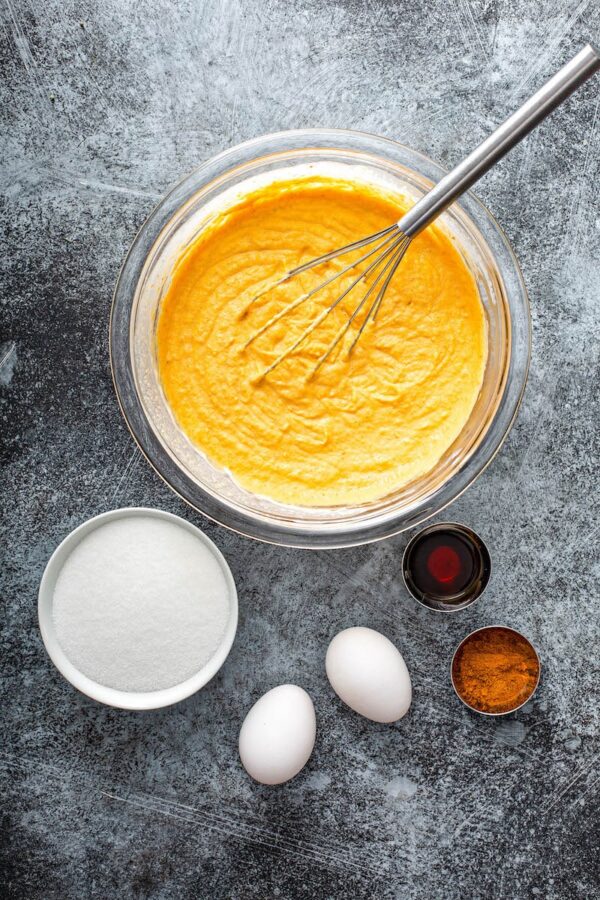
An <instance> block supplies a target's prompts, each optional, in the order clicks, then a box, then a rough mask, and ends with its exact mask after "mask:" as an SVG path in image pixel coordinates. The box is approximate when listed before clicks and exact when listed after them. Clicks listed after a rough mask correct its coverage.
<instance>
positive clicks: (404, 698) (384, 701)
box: [325, 627, 412, 722]
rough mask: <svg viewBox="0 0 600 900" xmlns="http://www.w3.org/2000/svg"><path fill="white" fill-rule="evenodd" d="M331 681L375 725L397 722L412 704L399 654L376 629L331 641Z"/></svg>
mask: <svg viewBox="0 0 600 900" xmlns="http://www.w3.org/2000/svg"><path fill="white" fill-rule="evenodd" d="M325 668H326V670H327V677H328V678H329V681H330V683H331V686H332V688H333V689H334V691H335V692H336V694H337V695H338V697H339V698H340V699H341V700H343V701H344V703H346V704H347V705H348V706H349V707H350V708H351V709H353V710H354V711H355V712H357V713H360V715H361V716H365V717H366V718H367V719H371V720H372V721H374V722H395V721H396V720H397V719H401V718H402V716H404V715H406V713H407V712H408V709H409V707H410V704H411V700H412V686H411V682H410V675H409V674H408V669H407V668H406V663H405V662H404V660H403V658H402V656H401V654H400V652H399V650H398V649H397V648H396V647H395V646H394V644H392V642H391V641H390V640H388V638H386V637H385V635H383V634H380V633H379V632H378V631H374V630H373V629H372V628H362V627H358V628H346V630H345V631H340V633H339V634H337V635H336V636H335V637H334V639H333V640H332V641H331V643H330V645H329V648H328V650H327V656H326V659H325Z"/></svg>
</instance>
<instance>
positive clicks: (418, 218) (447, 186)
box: [244, 44, 600, 378]
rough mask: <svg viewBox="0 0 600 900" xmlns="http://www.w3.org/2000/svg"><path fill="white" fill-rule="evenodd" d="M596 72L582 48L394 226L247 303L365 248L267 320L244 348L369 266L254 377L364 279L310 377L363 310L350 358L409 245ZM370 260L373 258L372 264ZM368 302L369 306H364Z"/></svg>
mask: <svg viewBox="0 0 600 900" xmlns="http://www.w3.org/2000/svg"><path fill="white" fill-rule="evenodd" d="M598 68H600V54H598V51H597V50H596V49H595V48H594V47H592V46H591V44H586V46H585V47H584V48H583V49H582V50H581V51H580V52H579V53H578V54H577V55H576V56H575V57H573V59H572V60H571V61H570V62H569V63H567V64H566V65H565V66H563V68H562V69H559V71H558V72H557V73H556V75H554V76H553V77H552V78H551V79H550V80H549V81H547V82H546V84H545V85H544V86H543V87H542V88H540V90H539V91H537V93H535V94H534V95H533V96H532V97H530V98H529V100H527V101H526V102H525V103H524V104H523V106H521V107H520V109H518V110H517V111H516V112H515V113H513V115H512V116H509V118H508V119H506V121H505V122H503V123H502V125H500V126H499V127H498V128H497V129H496V130H495V131H494V132H492V134H491V135H490V136H489V137H488V138H486V140H485V141H483V143H481V144H480V145H479V146H478V147H476V148H475V150H473V152H472V153H470V154H469V156H467V157H466V159H464V160H463V161H462V162H461V163H459V164H458V165H457V166H456V167H455V168H454V169H452V171H451V172H448V174H447V175H445V176H444V177H443V178H442V179H441V181H439V182H438V184H436V185H435V187H433V188H432V189H431V190H430V191H429V192H428V193H427V194H425V195H424V196H423V197H421V199H420V200H419V201H418V202H417V203H416V204H415V205H414V206H413V207H412V208H411V209H410V210H409V211H408V212H407V213H406V214H405V215H404V216H403V217H402V218H401V219H400V221H399V222H398V223H397V224H395V225H390V226H389V228H384V229H383V230H382V231H378V232H377V233H376V234H372V235H370V236H369V237H365V238H362V239H361V240H358V241H354V242H353V243H351V244H347V245H346V246H345V247H340V248H338V249H337V250H332V251H331V252H330V253H326V254H324V255H323V256H319V257H318V258H317V259H312V260H310V261H309V262H306V263H303V264H302V265H301V266H298V267H297V268H295V269H292V270H291V271H290V272H287V273H286V275H284V276H283V278H280V279H279V280H278V281H276V282H275V283H274V284H271V285H269V286H268V287H267V288H265V289H264V290H262V291H261V292H260V293H259V294H257V295H256V296H255V297H254V298H253V299H252V300H251V302H250V304H249V306H248V307H247V309H246V313H247V312H249V311H250V309H251V308H252V306H253V304H254V303H255V302H256V301H257V300H258V299H259V298H260V297H263V296H265V294H267V293H269V292H270V291H272V290H274V289H275V288H277V287H279V286H280V285H282V284H284V283H285V282H288V281H289V280H290V279H292V278H293V277H294V276H296V275H300V274H301V273H302V272H308V271H309V270H311V269H314V268H315V267H316V266H320V265H323V264H324V263H327V262H329V261H330V260H332V259H336V258H337V257H339V256H343V255H344V254H347V253H352V252H353V251H356V250H360V249H362V248H366V247H369V246H370V245H373V244H374V245H375V246H373V247H371V249H370V250H368V251H367V252H366V253H364V254H363V255H362V256H360V257H359V258H358V259H355V260H353V261H352V262H351V263H350V264H349V265H347V266H345V267H344V268H343V269H341V271H339V272H336V273H334V274H333V275H331V276H330V277H329V278H327V279H326V280H325V281H322V282H321V283H320V284H317V286H316V287H314V288H312V289H311V290H310V291H308V292H307V293H305V294H302V296H300V297H298V298H297V299H296V300H293V301H292V302H291V303H288V304H287V305H286V306H284V308H283V309H282V310H280V311H279V312H278V313H277V314H276V315H274V316H272V317H271V318H270V319H269V320H268V322H266V324H265V325H263V326H262V327H261V328H259V330H258V331H256V332H255V333H254V334H253V335H252V336H251V337H250V338H249V340H248V341H246V344H245V345H244V348H246V347H249V346H250V344H252V343H253V342H254V341H255V340H256V339H257V338H258V337H260V336H261V335H262V334H264V333H265V332H266V331H267V330H268V329H269V328H271V326H272V325H274V324H275V323H276V322H279V321H280V320H281V319H282V318H283V317H284V316H286V315H288V314H289V313H290V312H292V311H293V310H294V309H296V308H297V307H299V306H300V305H301V304H302V303H305V302H306V301H307V300H309V299H310V298H311V297H314V296H315V294H317V293H318V292H319V291H321V290H323V288H325V287H327V286H328V285H330V284H331V283H332V282H333V281H335V280H336V279H338V278H341V277H342V276H343V275H345V274H346V273H348V272H350V271H351V270H354V271H356V268H357V266H360V265H361V264H362V263H366V262H367V260H371V262H369V263H368V265H367V266H366V268H365V269H364V270H362V271H361V272H360V273H359V274H358V275H357V277H356V278H354V279H353V280H352V282H351V283H350V285H349V286H348V287H346V288H344V290H343V291H342V292H341V293H340V294H339V295H338V296H337V297H336V298H335V300H333V301H332V302H331V303H329V304H328V305H327V306H326V307H325V309H323V311H322V312H320V313H319V315H318V316H317V317H316V318H315V319H314V321H313V322H312V323H311V324H310V325H309V326H308V327H307V328H305V329H304V331H303V332H302V333H301V334H300V336H299V337H298V338H297V339H296V340H295V341H294V343H293V344H292V345H291V346H289V347H288V348H287V349H286V350H284V351H283V352H282V353H280V354H279V356H278V357H277V359H275V361H274V362H272V363H271V365H270V366H269V367H268V368H267V369H265V371H264V372H263V373H262V375H261V376H260V377H261V378H264V377H265V376H266V375H268V374H269V372H272V371H273V369H274V368H275V367H276V366H278V365H280V363H282V362H283V361H284V359H287V357H288V356H290V354H292V353H294V351H295V350H297V349H298V347H299V346H300V344H302V343H303V342H304V340H305V339H306V338H307V337H308V336H309V335H310V334H312V333H313V331H315V329H316V328H318V327H319V325H320V324H321V323H322V322H323V320H324V319H326V318H327V316H329V315H330V313H331V312H333V310H334V309H335V308H336V307H338V306H339V304H340V303H341V302H342V300H344V299H345V298H346V297H347V296H348V295H349V294H350V292H351V291H353V290H354V289H355V288H356V287H357V286H358V285H359V283H360V282H364V283H365V285H366V284H368V280H369V278H372V282H371V283H370V284H368V287H366V289H365V291H364V293H363V294H362V297H361V298H360V300H359V302H358V303H357V305H356V306H355V307H354V309H353V311H352V312H351V313H349V314H348V317H347V321H346V322H345V323H344V324H343V325H342V326H341V328H340V329H339V331H338V332H337V334H336V335H335V338H334V339H333V341H332V342H331V343H330V344H329V346H328V347H327V349H326V350H325V352H324V353H323V354H322V356H320V357H319V359H318V360H317V362H316V364H315V366H314V368H313V370H312V373H311V374H314V373H315V372H317V371H318V369H320V367H321V366H322V365H323V363H324V362H325V361H326V360H327V359H328V358H329V357H330V355H331V353H332V352H333V351H334V350H335V348H336V347H337V346H338V344H339V343H340V342H341V341H342V339H343V338H344V336H345V335H346V334H347V332H348V331H349V330H350V328H351V327H352V325H353V324H354V323H355V322H356V319H357V317H358V316H359V314H360V312H361V310H366V312H365V315H364V318H363V320H362V322H361V323H360V325H359V326H358V327H357V331H356V335H355V336H354V337H353V339H352V341H351V343H350V346H349V348H348V353H349V354H350V353H351V352H352V350H353V349H354V347H355V346H356V344H357V343H358V341H359V339H360V337H361V335H362V333H363V332H364V330H365V328H366V326H367V324H368V323H369V322H374V321H375V319H376V317H377V314H378V312H379V310H380V308H381V304H382V303H383V299H384V296H385V293H386V291H387V289H388V286H389V284H390V281H391V280H392V278H393V277H394V273H395V272H396V269H397V268H398V266H399V265H400V263H401V262H402V258H403V257H404V254H405V253H406V251H407V249H408V247H409V245H410V242H411V241H412V239H413V238H414V237H415V236H416V235H417V234H419V232H420V231H422V230H423V229H424V228H426V227H427V225H430V224H431V222H433V221H434V219H436V218H437V217H438V216H439V215H440V213H442V212H443V211H444V210H445V209H446V208H447V207H448V206H449V205H450V204H451V203H453V202H454V201H455V200H456V199H457V198H458V197H460V196H461V195H462V194H463V193H464V192H465V191H467V190H468V189H469V188H470V187H471V185H472V184H474V183H475V182H476V181H478V180H479V179H480V178H481V176H482V175H483V174H484V173H485V172H487V171H488V169H490V168H491V167H492V166H493V165H494V163H496V162H497V161H498V160H499V159H500V158H501V157H502V156H504V154H505V153H508V151H509V150H510V149H511V148H512V147H514V146H515V144H517V143H518V142H519V141H520V140H522V139H523V138H524V137H525V135H526V134H528V133H529V132H530V131H531V130H532V129H533V128H535V126H536V125H537V124H538V123H539V122H541V121H542V119H545V118H546V116H548V115H549V114H550V113H551V112H552V110H554V109H555V108H556V107H557V106H558V105H559V104H560V103H562V102H563V100H565V99H566V98H567V97H568V96H569V95H570V94H571V93H573V91H574V90H576V88H578V87H579V86H580V85H581V84H583V82H584V81H586V80H587V79H588V78H589V77H590V76H591V75H593V74H594V72H596V71H597V69H598ZM372 257H375V258H374V259H372ZM369 301H370V305H369Z"/></svg>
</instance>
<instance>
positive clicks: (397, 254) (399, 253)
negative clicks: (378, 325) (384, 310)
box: [311, 235, 409, 377]
mask: <svg viewBox="0 0 600 900" xmlns="http://www.w3.org/2000/svg"><path fill="white" fill-rule="evenodd" d="M408 243H409V240H408V238H406V237H404V235H403V236H402V237H401V238H399V239H398V240H397V241H396V244H395V245H394V247H393V252H392V253H391V256H390V255H389V254H388V260H387V262H386V264H385V265H384V267H383V269H382V270H381V272H379V274H378V275H377V277H376V278H375V280H374V281H373V283H372V284H371V285H370V286H369V288H368V290H367V291H366V292H365V294H364V296H363V298H362V300H361V301H360V302H359V303H358V305H357V307H356V309H355V310H354V312H353V313H352V315H351V316H349V317H348V321H347V322H345V323H344V325H342V327H341V328H340V329H339V331H338V333H337V334H336V336H335V338H334V339H333V341H332V342H331V344H330V345H329V346H328V348H327V350H326V351H325V353H323V355H322V356H321V357H319V359H318V361H317V364H316V365H315V367H314V369H313V370H312V372H311V377H312V376H313V375H315V374H316V373H317V372H318V370H319V369H320V368H321V366H322V365H323V363H324V362H325V361H326V360H327V359H328V358H329V356H330V355H331V354H332V352H333V351H334V350H335V348H336V347H337V345H338V344H339V343H340V341H341V340H342V339H343V338H344V336H345V335H346V334H347V332H348V331H349V329H350V327H351V325H352V323H353V322H354V321H355V319H356V318H357V316H358V314H359V313H360V311H361V309H362V308H363V307H364V305H365V303H366V302H367V300H368V299H369V297H370V296H371V295H372V294H373V291H375V289H376V288H377V285H378V284H379V283H380V281H381V280H382V278H385V275H386V272H388V270H389V268H390V266H391V267H392V272H391V273H390V275H388V277H387V278H386V280H385V283H384V286H383V288H380V289H379V291H378V292H377V295H376V297H375V300H374V302H373V304H372V305H371V307H370V308H369V311H368V312H367V315H366V317H365V320H364V322H363V323H362V325H361V327H360V330H359V332H358V334H357V336H356V337H355V338H354V340H353V341H352V343H351V345H350V347H349V349H348V356H350V354H351V353H352V351H353V349H354V347H355V346H356V343H357V341H358V338H359V337H360V335H361V334H362V333H363V331H364V329H365V326H366V324H367V322H368V320H369V317H370V315H371V313H372V311H373V308H374V307H375V305H376V304H377V302H380V300H381V299H383V293H384V292H385V289H386V288H387V285H388V284H389V283H390V281H391V277H392V275H393V273H394V272H395V271H396V269H397V268H398V266H399V264H400V262H401V260H402V257H403V256H404V253H405V251H406V247H407V246H408ZM383 259H385V256H382V257H381V259H380V261H383Z"/></svg>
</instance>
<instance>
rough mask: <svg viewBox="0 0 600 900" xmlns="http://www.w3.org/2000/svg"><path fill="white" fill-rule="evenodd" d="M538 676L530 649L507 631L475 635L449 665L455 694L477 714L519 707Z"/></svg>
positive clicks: (535, 657) (505, 629) (514, 634)
mask: <svg viewBox="0 0 600 900" xmlns="http://www.w3.org/2000/svg"><path fill="white" fill-rule="evenodd" d="M539 674H540V664H539V660H538V658H537V655H536V653H535V651H534V649H533V647H532V646H531V644H530V643H529V641H527V640H526V639H525V638H524V637H521V635H519V634H517V632H515V631H512V630H511V629H510V628H501V627H492V628H485V629H483V630H482V631H476V632H475V633H474V634H472V635H471V636H470V637H468V638H467V639H466V640H465V642H464V644H463V645H462V646H461V647H459V649H458V651H457V653H456V656H455V658H454V662H453V663H452V679H453V681H454V686H455V687H456V690H457V691H458V694H459V695H460V697H461V698H462V699H463V700H464V701H465V702H466V703H468V704H469V706H472V707H474V708H475V709H477V710H479V711H480V712H488V713H504V712H510V711H511V710H512V709H516V708H517V707H518V706H521V704H522V703H525V701H526V700H527V699H528V697H530V696H531V694H532V693H533V691H534V690H535V687H536V684H537V681H538V678H539Z"/></svg>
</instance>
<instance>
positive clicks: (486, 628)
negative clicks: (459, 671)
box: [450, 623, 542, 718]
mask: <svg viewBox="0 0 600 900" xmlns="http://www.w3.org/2000/svg"><path fill="white" fill-rule="evenodd" d="M494 628H501V629H502V630H503V631H512V633H513V634H516V635H518V637H520V638H522V639H523V640H524V641H525V642H526V643H527V644H529V646H530V647H531V649H532V650H533V652H534V653H535V658H536V660H537V664H538V673H537V678H536V681H535V684H534V686H533V688H532V689H531V693H530V694H529V696H528V697H526V698H525V700H523V702H522V703H519V705H518V706H514V707H513V708H512V709H507V710H505V711H504V712H487V711H486V710H483V709H477V707H476V706H471V704H470V703H467V701H466V700H465V699H464V697H462V696H461V695H460V693H459V691H458V688H457V687H456V684H455V681H454V660H455V659H456V657H457V655H458V653H459V651H460V650H461V649H462V647H464V645H465V644H466V642H467V641H469V640H470V639H471V638H472V637H473V635H475V634H478V633H479V632H480V631H491V630H492V629H494ZM541 675H542V661H541V659H540V655H539V653H538V652H537V650H536V648H535V646H534V644H533V641H530V640H529V638H528V637H527V635H526V634H523V632H522V631H519V630H518V629H517V628H513V627H512V626H511V625H499V624H498V623H495V624H493V625H482V626H481V627H480V628H475V629H474V630H473V631H470V632H469V634H467V635H465V637H464V638H463V639H462V641H461V642H460V643H459V645H458V647H457V648H456V650H455V651H454V653H453V654H452V659H451V661H450V681H451V682H452V687H453V688H454V693H455V694H456V696H457V697H458V699H459V700H460V701H461V703H463V704H464V705H465V706H466V707H467V709H470V710H471V711H472V712H475V713H478V714H479V715H480V716H490V717H492V718H495V717H497V716H508V715H510V714H511V713H514V712H517V710H519V709H522V708H523V707H524V706H525V704H526V703H529V701H530V700H531V698H532V697H533V695H534V694H535V692H536V691H537V689H538V687H539V684H540V678H541Z"/></svg>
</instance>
